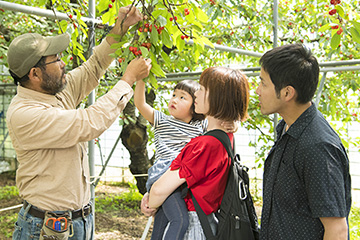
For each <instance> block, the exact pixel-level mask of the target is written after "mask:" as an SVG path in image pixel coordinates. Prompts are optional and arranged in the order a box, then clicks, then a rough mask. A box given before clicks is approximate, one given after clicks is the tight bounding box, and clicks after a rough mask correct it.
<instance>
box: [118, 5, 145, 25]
mask: <svg viewBox="0 0 360 240" xmlns="http://www.w3.org/2000/svg"><path fill="white" fill-rule="evenodd" d="M123 19H125V20H124V23H123V28H126V29H128V28H129V27H130V26H132V25H134V24H136V23H137V22H139V21H140V20H142V19H143V16H142V14H141V13H140V11H139V10H138V9H137V8H136V7H134V6H131V5H129V6H126V7H121V8H120V9H119V13H118V20H117V21H118V22H120V23H121V22H122V21H123Z"/></svg>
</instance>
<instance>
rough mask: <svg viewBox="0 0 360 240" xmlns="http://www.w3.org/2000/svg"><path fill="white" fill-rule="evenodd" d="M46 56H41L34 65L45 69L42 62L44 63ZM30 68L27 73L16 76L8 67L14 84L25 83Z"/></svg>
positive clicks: (27, 79)
mask: <svg viewBox="0 0 360 240" xmlns="http://www.w3.org/2000/svg"><path fill="white" fill-rule="evenodd" d="M45 59H46V57H41V58H40V60H39V61H38V62H37V63H36V64H35V66H34V67H39V68H41V69H42V70H44V69H45V66H44V63H45ZM30 71H31V69H30V70H29V72H28V73H27V74H25V75H24V76H23V77H19V76H17V75H16V74H15V73H14V72H13V71H11V70H10V69H9V73H10V75H11V77H12V78H13V79H14V84H15V85H16V86H17V85H18V84H22V85H26V82H27V81H29V73H30Z"/></svg>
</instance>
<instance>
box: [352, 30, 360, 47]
mask: <svg viewBox="0 0 360 240" xmlns="http://www.w3.org/2000/svg"><path fill="white" fill-rule="evenodd" d="M350 33H351V37H352V39H353V40H354V41H355V42H357V43H359V44H360V33H359V31H358V30H357V29H355V28H354V27H352V28H350Z"/></svg>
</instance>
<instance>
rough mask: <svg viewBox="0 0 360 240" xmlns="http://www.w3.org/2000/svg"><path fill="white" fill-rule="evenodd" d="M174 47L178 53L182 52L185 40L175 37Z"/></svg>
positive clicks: (179, 36)
mask: <svg viewBox="0 0 360 240" xmlns="http://www.w3.org/2000/svg"><path fill="white" fill-rule="evenodd" d="M176 47H177V49H178V50H179V52H182V50H183V49H184V47H185V40H183V39H181V35H178V36H177V37H176Z"/></svg>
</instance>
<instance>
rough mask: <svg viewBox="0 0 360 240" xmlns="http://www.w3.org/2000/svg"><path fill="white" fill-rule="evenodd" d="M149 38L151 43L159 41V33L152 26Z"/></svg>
mask: <svg viewBox="0 0 360 240" xmlns="http://www.w3.org/2000/svg"><path fill="white" fill-rule="evenodd" d="M150 39H151V42H152V43H157V42H158V41H159V33H158V31H157V30H156V28H155V27H154V28H153V30H152V31H151V34H150Z"/></svg>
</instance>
